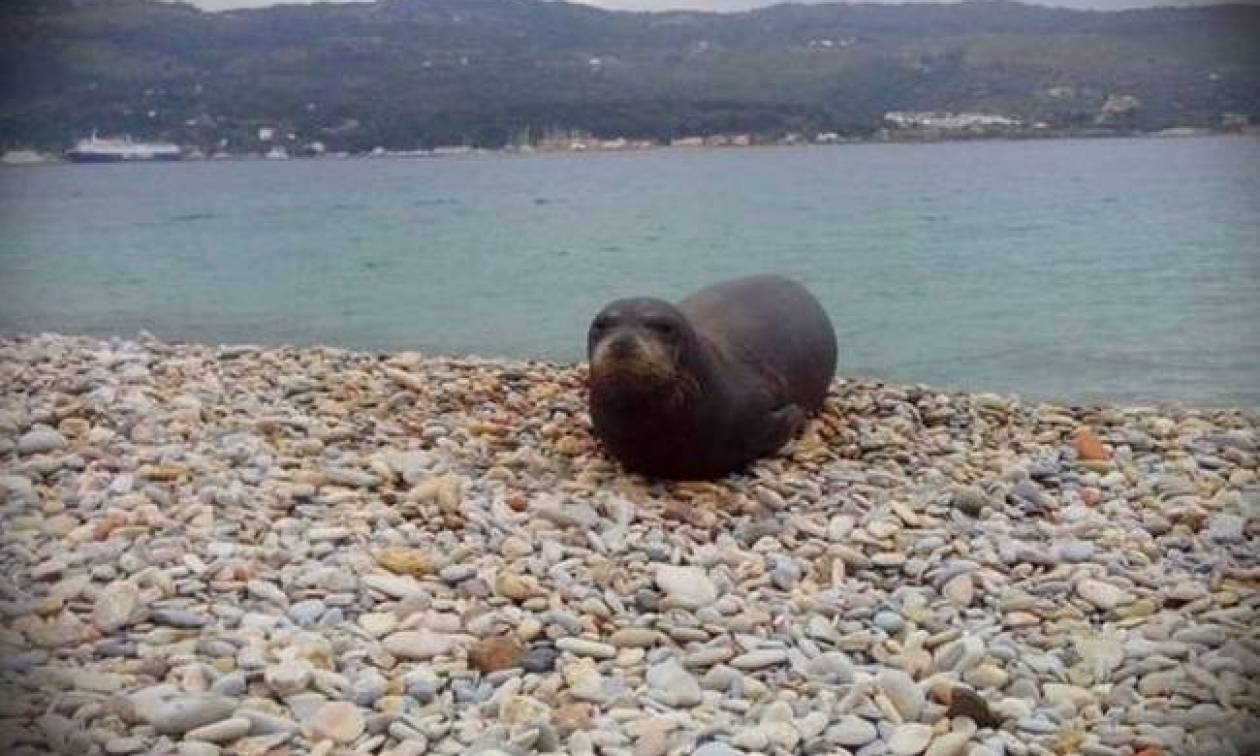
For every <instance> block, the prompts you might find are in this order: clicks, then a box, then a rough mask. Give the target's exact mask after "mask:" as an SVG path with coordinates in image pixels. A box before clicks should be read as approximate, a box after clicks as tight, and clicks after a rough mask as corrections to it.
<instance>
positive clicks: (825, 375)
mask: <svg viewBox="0 0 1260 756" xmlns="http://www.w3.org/2000/svg"><path fill="white" fill-rule="evenodd" d="M587 349H588V357H589V358H590V361H591V380H590V401H591V420H592V423H593V425H594V429H595V435H596V436H598V437H599V438H600V440H601V441H603V443H604V446H605V447H606V448H607V449H608V451H609V453H611V454H612V456H614V457H616V458H617V459H618V460H619V461H620V462H621V463H622V464H623V465H624V466H625V467H626V468H628V469H630V470H633V471H636V472H641V473H644V474H646V475H651V476H657V477H664V478H675V479H702V478H714V477H718V476H720V475H724V474H726V473H728V472H731V471H733V470H735V469H738V468H740V467H741V466H743V465H745V464H747V463H748V462H750V461H752V460H753V459H756V458H757V457H761V456H765V455H767V454H772V453H774V452H775V451H777V450H778V449H779V448H780V447H782V446H783V444H784V443H785V442H787V440H788V439H790V438H791V437H792V436H793V435H795V434H796V433H797V432H798V431H799V430H800V429H801V427H802V426H803V425H804V423H805V420H806V418H807V417H808V416H809V415H810V414H812V413H813V412H815V411H817V410H818V408H819V407H821V406H822V403H823V400H824V399H825V398H826V395H827V389H828V387H829V386H830V384H831V379H832V377H833V376H834V375H835V370H836V337H835V331H834V330H833V329H832V326H831V321H830V320H829V319H828V318H827V313H826V312H825V311H824V310H823V309H822V306H821V305H819V304H818V301H817V300H815V299H814V297H813V296H812V295H810V293H809V292H808V291H806V290H805V287H803V286H801V285H800V284H798V283H796V282H795V281H791V280H789V279H786V278H783V277H781V276H753V277H748V278H739V279H735V280H732V281H727V282H724V283H720V284H716V285H714V286H710V287H708V288H705V289H701V290H700V291H698V292H696V293H694V294H692V295H691V296H689V297H687V298H686V299H684V300H682V301H681V302H679V303H677V304H676V305H675V304H670V303H669V302H665V301H662V300H659V299H648V298H639V299H621V300H617V301H616V302H613V303H611V304H609V305H608V306H607V307H605V308H604V309H603V310H602V311H601V312H600V314H599V315H597V316H596V318H595V320H594V321H593V322H592V324H591V332H590V335H589V338H588V342H587Z"/></svg>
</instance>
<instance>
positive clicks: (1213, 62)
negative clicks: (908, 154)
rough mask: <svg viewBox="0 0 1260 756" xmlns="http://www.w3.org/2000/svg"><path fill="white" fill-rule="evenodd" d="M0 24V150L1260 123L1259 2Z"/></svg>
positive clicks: (134, 13) (351, 11) (270, 13)
mask: <svg viewBox="0 0 1260 756" xmlns="http://www.w3.org/2000/svg"><path fill="white" fill-rule="evenodd" d="M0 25H3V26H4V27H5V29H7V31H0V144H3V145H4V146H16V145H36V146H44V147H52V146H64V145H65V144H67V143H69V142H70V141H72V140H73V139H75V138H77V137H79V136H82V135H84V134H86V133H90V132H91V131H92V130H98V131H101V132H102V133H129V134H132V135H135V136H137V137H144V138H163V139H172V140H175V141H179V142H181V143H184V144H195V145H198V146H202V147H204V148H206V149H218V148H224V149H229V150H233V149H239V150H248V149H255V148H257V146H258V144H257V143H258V130H259V129H260V128H272V129H275V130H277V131H279V132H281V133H284V134H286V135H287V134H293V135H294V141H295V142H300V143H307V142H312V141H319V142H320V143H323V144H327V145H328V146H329V147H330V148H332V149H347V150H364V149H371V148H372V147H375V146H384V147H388V148H410V147H418V146H433V145H439V144H470V145H477V146H490V147H494V146H502V145H503V144H507V143H511V142H520V141H536V140H537V139H538V138H539V137H540V136H542V135H545V134H554V133H567V132H581V133H589V134H592V135H594V136H597V137H602V138H613V137H618V136H624V137H629V138H641V139H651V140H657V141H667V140H669V139H677V138H681V137H688V136H698V135H705V134H713V133H748V134H754V135H762V136H766V137H774V136H779V135H783V134H785V133H789V132H805V133H810V132H813V133H817V132H836V133H839V134H844V135H853V136H866V135H870V134H872V133H874V132H876V131H877V130H878V129H880V128H883V127H885V126H887V122H886V120H885V114H886V113H888V112H889V111H952V112H982V113H993V114H1002V115H1005V116H1009V117H1011V118H1012V119H1015V120H1018V121H1019V122H1021V123H1025V124H1033V123H1042V124H1045V125H1046V127H1048V128H1050V129H1078V130H1079V129H1086V128H1096V127H1101V128H1106V129H1110V130H1114V131H1120V132H1124V131H1132V130H1154V129H1160V128H1168V127H1173V126H1197V127H1215V126H1219V125H1220V124H1221V120H1222V117H1223V116H1225V115H1226V114H1237V115H1236V116H1235V119H1236V120H1237V116H1242V117H1243V118H1248V117H1249V118H1253V119H1254V118H1257V117H1260V104H1258V103H1260V44H1256V43H1257V42H1258V41H1260V7H1257V6H1255V5H1247V4H1224V5H1216V6H1195V7H1187V8H1156V9H1140V10H1123V11H1106V12H1104V11H1077V10H1068V9H1059V8H1047V7H1042V6H1031V5H1023V4H1020V3H1014V2H1008V1H1006V0H983V1H981V2H969V3H962V4H958V5H917V4H914V5H893V6H888V5H876V4H856V5H847V4H820V5H802V4H783V5H776V6H770V7H767V8H760V9H756V10H751V11H743V12H737V13H714V12H702V11H665V12H657V13H648V12H635V11H610V10H603V9H599V8H595V7H593V6H586V5H579V4H574V3H564V2H540V1H539V0H378V1H377V2H374V3H355V4H317V5H308V6H294V5H289V6H285V5H281V6H272V7H268V8H259V9H237V10H227V11H217V12H207V11H201V10H198V9H196V8H195V7H192V6H190V5H186V4H179V3H159V2H154V1H153V0H54V1H53V2H39V1H38V0H18V1H17V2H13V3H11V4H6V6H5V8H4V10H3V11H0ZM1109 103H1110V104H1109ZM224 140H226V143H225V142H224Z"/></svg>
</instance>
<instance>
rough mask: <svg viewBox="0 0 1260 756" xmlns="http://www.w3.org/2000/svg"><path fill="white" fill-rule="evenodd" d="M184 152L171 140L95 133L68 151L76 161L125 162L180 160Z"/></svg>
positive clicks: (68, 154) (68, 155)
mask: <svg viewBox="0 0 1260 756" xmlns="http://www.w3.org/2000/svg"><path fill="white" fill-rule="evenodd" d="M182 157H183V152H182V151H181V150H180V149H179V145H176V144H171V143H169V142H133V141H131V139H130V138H123V139H114V138H101V137H98V136H96V135H95V134H93V135H92V136H91V137H89V138H87V139H80V140H79V141H78V142H77V143H76V144H75V145H74V147H72V148H70V149H69V150H67V151H66V159H67V160H70V161H72V162H75V163H123V162H131V161H145V160H179V159H180V158H182Z"/></svg>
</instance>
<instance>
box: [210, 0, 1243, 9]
mask: <svg viewBox="0 0 1260 756" xmlns="http://www.w3.org/2000/svg"><path fill="white" fill-rule="evenodd" d="M297 1H299V2H300V1H301V0H297ZM586 1H587V2H588V4H590V5H598V6H599V7H601V8H612V9H616V10H667V9H679V8H686V9H689V10H711V11H725V10H745V9H747V8H756V7H758V6H763V5H773V4H774V0H769V1H766V0H586ZM806 1H808V0H806ZM899 1H900V2H939V0H899ZM189 2H191V3H192V4H193V5H196V6H197V7H199V8H204V9H206V10H224V9H225V8H259V7H262V6H264V5H275V4H276V0H189ZM1218 2H1222V0H1045V2H1041V3H1039V4H1040V5H1057V6H1062V7H1065V8H1089V9H1093V10H1120V9H1122V8H1147V7H1151V6H1155V5H1212V4H1215V3H1218Z"/></svg>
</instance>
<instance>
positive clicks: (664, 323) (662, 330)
mask: <svg viewBox="0 0 1260 756" xmlns="http://www.w3.org/2000/svg"><path fill="white" fill-rule="evenodd" d="M644 325H646V326H647V328H648V330H649V331H651V332H652V333H655V334H656V335H657V336H662V337H664V338H667V339H668V338H672V337H673V336H674V334H676V333H678V328H677V326H675V325H674V324H673V323H672V322H670V321H668V320H649V321H647V322H646V323H644Z"/></svg>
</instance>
